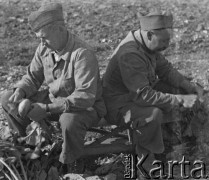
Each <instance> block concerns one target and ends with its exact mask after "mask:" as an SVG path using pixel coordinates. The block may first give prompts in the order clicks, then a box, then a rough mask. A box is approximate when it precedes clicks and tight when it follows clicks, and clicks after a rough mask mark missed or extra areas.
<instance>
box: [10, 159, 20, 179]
mask: <svg viewBox="0 0 209 180" xmlns="http://www.w3.org/2000/svg"><path fill="white" fill-rule="evenodd" d="M11 165H12V168H13V169H14V171H15V172H16V175H17V176H18V178H19V180H22V178H21V176H20V174H19V172H18V170H17V168H16V167H15V166H14V164H13V163H12V164H11Z"/></svg>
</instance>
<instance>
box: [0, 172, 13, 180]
mask: <svg viewBox="0 0 209 180" xmlns="http://www.w3.org/2000/svg"><path fill="white" fill-rule="evenodd" d="M2 172H3V174H4V175H5V176H6V177H7V179H9V180H12V179H11V178H10V177H9V175H8V174H7V173H6V172H4V170H2Z"/></svg>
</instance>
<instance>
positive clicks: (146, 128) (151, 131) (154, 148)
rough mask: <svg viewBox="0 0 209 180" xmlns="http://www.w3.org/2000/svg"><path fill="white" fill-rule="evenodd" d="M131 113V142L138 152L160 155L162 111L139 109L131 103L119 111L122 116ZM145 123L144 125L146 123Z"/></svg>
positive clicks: (161, 145) (162, 145)
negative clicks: (132, 141) (132, 129)
mask: <svg viewBox="0 0 209 180" xmlns="http://www.w3.org/2000/svg"><path fill="white" fill-rule="evenodd" d="M127 111H131V118H132V120H133V128H134V129H135V130H134V133H133V140H134V143H135V144H136V147H137V149H138V151H140V149H141V151H142V152H145V151H146V150H147V153H149V152H151V153H162V152H163V151H164V144H163V137H162V132H161V121H162V111H161V110H160V109H159V108H156V107H140V106H137V105H136V104H134V103H131V104H129V105H127V106H125V107H124V108H122V109H121V111H120V113H121V114H122V115H124V114H126V112H127ZM145 121H146V122H147V123H146V122H145Z"/></svg>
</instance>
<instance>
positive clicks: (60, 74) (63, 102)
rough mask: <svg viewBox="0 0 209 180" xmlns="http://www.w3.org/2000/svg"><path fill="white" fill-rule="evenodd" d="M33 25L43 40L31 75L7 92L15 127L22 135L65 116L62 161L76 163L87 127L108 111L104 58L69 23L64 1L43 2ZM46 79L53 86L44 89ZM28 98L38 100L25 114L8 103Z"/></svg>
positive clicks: (8, 112)
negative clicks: (32, 125)
mask: <svg viewBox="0 0 209 180" xmlns="http://www.w3.org/2000/svg"><path fill="white" fill-rule="evenodd" d="M29 24H30V26H31V28H32V30H33V31H34V32H35V35H36V36H37V37H38V38H40V40H41V42H40V44H39V45H38V48H37V50H36V52H35V55H34V57H33V59H32V61H31V63H30V65H29V67H28V69H27V74H26V75H25V76H23V78H22V79H21V81H20V82H18V83H17V84H16V85H15V87H14V89H13V90H9V91H8V92H6V93H5V94H4V96H3V97H2V107H3V110H4V112H5V116H6V118H7V121H8V123H9V126H10V127H11V128H12V129H13V130H14V131H16V132H17V133H19V135H21V136H24V135H25V130H26V127H27V125H28V124H29V123H31V122H32V121H37V122H41V121H44V119H45V118H48V119H50V120H59V122H60V125H61V130H62V137H63V146H62V152H61V154H60V158H59V160H60V162H61V163H63V164H71V163H73V162H74V161H75V160H76V159H78V158H79V157H80V156H81V155H82V153H83V146H84V137H85V133H86V130H87V129H88V128H90V127H91V126H93V125H95V124H97V123H98V121H99V120H100V119H101V117H103V116H104V115H105V114H106V107H105V105H104V102H103V99H102V96H101V95H102V85H101V79H100V75H99V68H98V62H97V59H96V57H95V54H94V52H93V50H92V49H91V47H90V46H89V45H88V44H87V43H85V42H83V41H82V40H80V39H79V38H78V37H77V36H75V35H73V34H71V33H70V32H69V31H68V30H67V28H66V27H65V24H64V18H63V11H62V5H61V4H59V3H45V4H43V5H42V6H41V7H40V8H39V9H38V10H37V11H35V12H33V13H31V15H30V16H29ZM44 81H45V82H46V85H47V88H46V89H44V90H40V87H41V85H42V83H43V82H44ZM22 99H29V100H30V101H31V103H32V104H31V110H30V111H29V112H28V113H27V114H26V112H25V113H22V117H20V116H19V115H18V112H17V110H16V111H11V109H10V106H9V105H8V104H9V103H12V104H14V105H15V107H16V108H17V106H18V103H19V102H20V101H21V100H22ZM24 109H27V107H23V112H24Z"/></svg>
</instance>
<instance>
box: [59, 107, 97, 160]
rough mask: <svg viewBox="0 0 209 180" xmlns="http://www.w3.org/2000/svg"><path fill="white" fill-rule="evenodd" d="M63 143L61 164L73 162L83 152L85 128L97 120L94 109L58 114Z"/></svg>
mask: <svg viewBox="0 0 209 180" xmlns="http://www.w3.org/2000/svg"><path fill="white" fill-rule="evenodd" d="M59 121H60V124H61V128H62V136H63V145H62V152H61V154H60V159H59V161H60V162H61V163H63V164H69V163H72V162H74V161H75V160H76V159H78V158H79V157H80V156H81V155H82V154H83V148H84V138H85V135H86V131H87V129H89V128H90V127H91V126H93V125H94V124H95V123H96V122H98V121H99V117H98V115H97V113H96V111H95V110H94V111H78V112H71V113H63V114H62V115H61V116H60V120H59Z"/></svg>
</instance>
